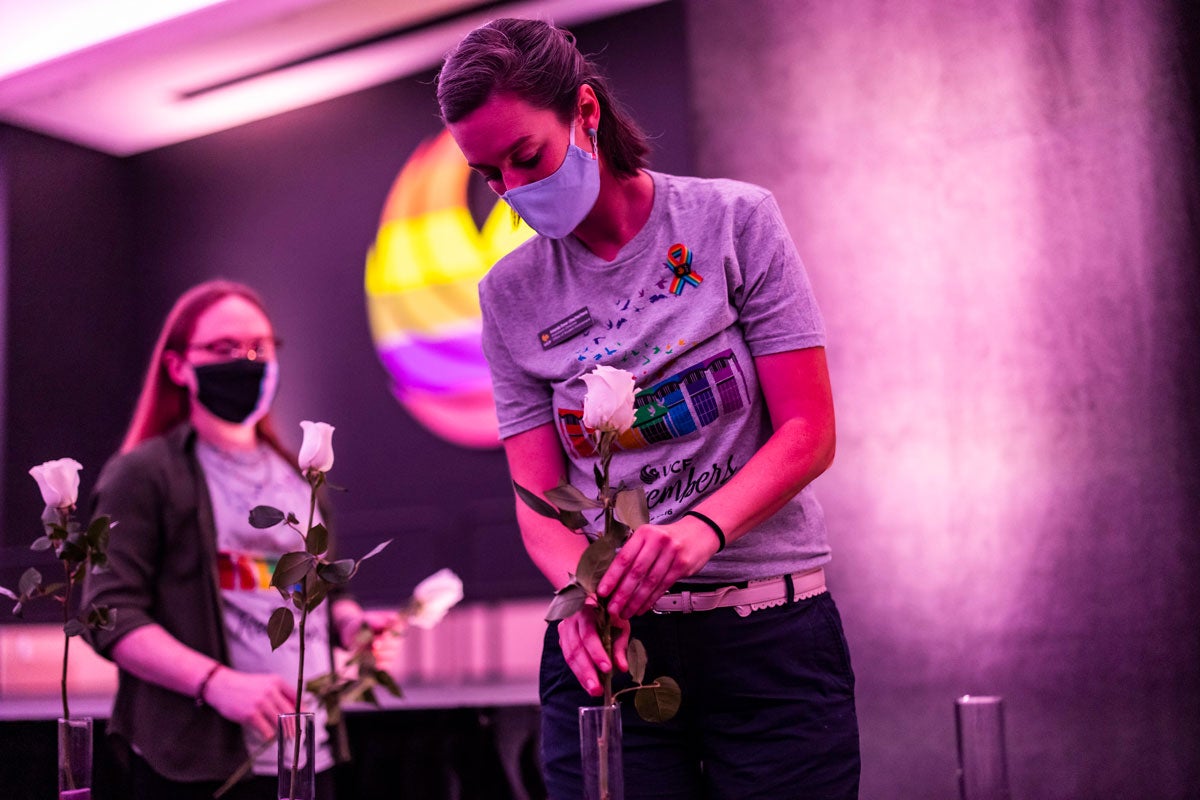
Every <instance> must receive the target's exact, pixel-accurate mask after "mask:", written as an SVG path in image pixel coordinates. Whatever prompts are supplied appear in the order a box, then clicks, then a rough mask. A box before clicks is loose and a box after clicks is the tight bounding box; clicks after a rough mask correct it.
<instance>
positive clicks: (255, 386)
mask: <svg viewBox="0 0 1200 800" xmlns="http://www.w3.org/2000/svg"><path fill="white" fill-rule="evenodd" d="M192 370H193V371H194V372H195V373H196V400H197V401H198V402H199V403H200V405H202V406H204V407H205V408H207V409H208V410H209V411H210V412H212V414H213V415H214V416H216V417H219V418H220V419H223V420H225V421H226V422H233V423H236V424H238V425H240V424H242V423H243V422H246V420H248V419H249V418H250V416H251V415H252V414H254V413H255V412H256V411H258V410H259V409H260V407H261V409H262V412H263V413H265V412H266V407H267V406H269V405H270V403H271V399H272V397H271V395H274V393H275V381H274V380H267V379H266V378H267V364H266V362H265V361H247V360H245V359H238V360H236V361H222V362H220V363H218V364H205V365H203V366H199V367H193V368H192ZM264 401H265V402H264ZM259 416H260V417H261V416H262V414H261V413H260V414H259Z"/></svg>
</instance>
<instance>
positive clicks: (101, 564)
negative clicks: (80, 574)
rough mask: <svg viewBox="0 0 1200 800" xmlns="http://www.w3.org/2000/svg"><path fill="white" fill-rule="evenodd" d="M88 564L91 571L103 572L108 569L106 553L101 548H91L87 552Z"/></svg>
mask: <svg viewBox="0 0 1200 800" xmlns="http://www.w3.org/2000/svg"><path fill="white" fill-rule="evenodd" d="M88 564H89V565H90V566H91V568H92V572H94V573H95V572H105V571H106V570H107V569H108V553H105V552H104V551H103V550H92V552H91V553H89V554H88Z"/></svg>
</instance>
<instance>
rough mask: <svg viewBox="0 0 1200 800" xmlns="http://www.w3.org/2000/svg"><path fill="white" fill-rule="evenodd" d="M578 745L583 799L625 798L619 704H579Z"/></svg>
mask: <svg viewBox="0 0 1200 800" xmlns="http://www.w3.org/2000/svg"><path fill="white" fill-rule="evenodd" d="M579 745H580V748H579V749H580V756H581V757H582V760H583V762H582V763H583V797H584V800H625V776H624V770H623V769H622V767H621V763H622V762H621V707H620V706H618V705H616V704H613V705H609V706H584V707H581V708H580V709H579Z"/></svg>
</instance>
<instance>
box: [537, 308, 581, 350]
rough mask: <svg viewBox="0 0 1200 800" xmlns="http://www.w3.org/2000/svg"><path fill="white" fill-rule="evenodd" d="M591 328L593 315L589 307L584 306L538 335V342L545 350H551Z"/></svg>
mask: <svg viewBox="0 0 1200 800" xmlns="http://www.w3.org/2000/svg"><path fill="white" fill-rule="evenodd" d="M590 327H592V314H591V312H589V311H588V310H587V306H584V307H583V308H581V309H579V310H578V311H575V312H573V313H571V314H570V315H568V316H566V317H563V318H562V319H560V320H559V321H558V322H556V323H554V324H553V325H551V326H550V327H549V328H546V329H545V330H543V331H541V332H540V333H538V340H539V341H540V342H541V343H542V349H543V350H549V349H550V348H551V347H557V346H558V345H560V344H562V343H563V342H565V341H567V340H568V339H570V338H572V337H575V336H578V335H579V334H581V333H583V332H584V331H586V330H587V329H588V328H590Z"/></svg>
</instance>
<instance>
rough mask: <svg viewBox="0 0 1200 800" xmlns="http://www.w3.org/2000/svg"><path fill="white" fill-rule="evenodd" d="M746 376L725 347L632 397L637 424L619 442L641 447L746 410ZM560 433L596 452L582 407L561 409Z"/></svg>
mask: <svg viewBox="0 0 1200 800" xmlns="http://www.w3.org/2000/svg"><path fill="white" fill-rule="evenodd" d="M749 402H750V398H749V393H748V391H747V389H746V377H745V375H744V374H743V373H742V367H741V364H739V363H738V360H737V356H736V355H734V353H733V351H732V350H728V349H727V350H722V351H721V352H719V353H717V354H716V355H714V356H711V357H710V358H707V359H705V360H703V361H700V362H698V363H695V364H692V365H691V366H688V367H686V368H685V369H682V370H680V371H678V372H675V373H674V374H672V375H670V376H668V377H666V378H663V379H662V380H660V381H658V382H657V383H655V384H653V385H651V386H649V387H647V388H645V389H642V390H641V391H640V392H638V393H637V394H636V395H635V396H634V399H633V410H634V420H633V427H632V428H630V429H629V430H628V431H626V432H625V433H623V434H621V436H620V438H618V439H617V446H618V447H619V448H620V449H622V450H636V449H639V448H642V447H645V446H647V445H649V444H654V443H657V442H666V441H670V440H672V439H680V438H683V437H686V436H690V435H692V434H694V433H696V432H697V431H699V430H700V429H701V428H704V427H706V426H708V425H711V424H712V423H714V422H716V421H717V420H718V419H720V418H721V417H722V416H723V415H729V414H733V413H738V412H744V410H745V409H746V408H747V407H748V406H749ZM556 421H557V424H558V430H559V435H560V436H561V437H562V440H563V442H564V443H565V444H566V446H567V447H568V448H569V449H570V451H571V452H572V453H574V454H575V455H576V456H578V457H579V458H588V457H590V456H593V455H595V454H596V447H595V444H594V441H595V434H594V432H592V431H590V430H588V429H587V428H585V427H584V425H583V410H582V409H564V408H560V409H558V413H557V415H556Z"/></svg>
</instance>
